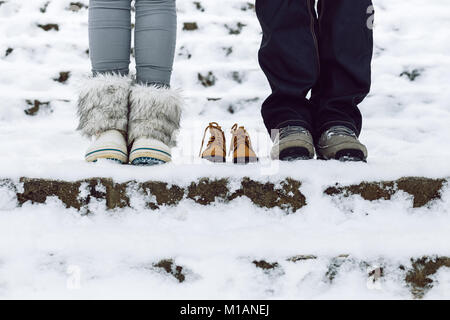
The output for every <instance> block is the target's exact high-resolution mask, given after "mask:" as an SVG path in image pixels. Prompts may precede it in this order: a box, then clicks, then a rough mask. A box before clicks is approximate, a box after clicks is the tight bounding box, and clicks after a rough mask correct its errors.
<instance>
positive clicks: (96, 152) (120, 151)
mask: <svg viewBox="0 0 450 320" xmlns="http://www.w3.org/2000/svg"><path fill="white" fill-rule="evenodd" d="M85 158H86V161H88V162H95V161H97V160H98V159H109V160H115V161H117V162H120V163H127V162H128V152H127V142H126V141H125V137H124V136H123V134H122V133H121V132H120V131H117V130H108V131H105V132H103V133H102V134H100V135H99V136H98V138H97V139H96V140H95V141H94V143H92V144H91V146H90V147H89V149H88V150H87V151H86V156H85Z"/></svg>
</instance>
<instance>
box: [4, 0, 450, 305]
mask: <svg viewBox="0 0 450 320" xmlns="http://www.w3.org/2000/svg"><path fill="white" fill-rule="evenodd" d="M46 2H47V1H46V0H45V1H44V0H42V1H37V0H35V1H21V0H7V1H6V2H5V3H3V4H2V5H0V31H1V33H2V37H1V38H0V96H1V99H0V136H1V137H2V139H1V140H0V150H1V151H2V157H0V177H1V178H12V179H14V180H17V179H18V178H19V177H22V176H26V177H37V178H52V179H64V180H78V179H83V178H88V177H100V176H101V177H112V178H114V179H115V180H116V181H118V182H122V181H130V180H137V181H146V180H159V181H165V182H168V183H172V184H177V185H182V186H183V185H184V186H185V185H188V184H190V183H191V182H192V181H195V180H196V179H198V178H200V177H211V178H216V177H217V178H220V177H231V180H232V181H231V185H232V186H236V188H237V186H238V181H239V180H240V179H241V178H242V177H246V176H249V177H252V179H255V180H261V181H273V182H277V181H281V180H283V179H284V178H285V177H292V178H295V179H298V180H300V181H302V183H303V184H302V187H301V191H302V192H303V193H304V194H305V196H306V198H307V201H308V205H307V206H305V207H304V208H302V209H301V210H300V211H299V213H297V214H294V215H286V214H285V213H284V212H283V211H282V210H281V209H276V208H275V209H270V210H269V209H262V208H257V207H255V206H254V205H252V204H251V203H250V202H249V201H248V200H246V199H237V200H234V201H233V202H231V203H229V204H224V203H216V204H213V205H211V206H207V207H204V206H201V205H198V204H195V203H194V202H192V201H191V200H183V201H182V203H180V205H178V206H177V207H162V208H161V209H159V210H157V211H151V210H149V209H146V208H144V207H143V205H144V203H143V201H142V199H140V198H139V197H138V196H136V197H133V198H132V201H131V205H132V207H131V208H127V209H121V210H116V211H113V212H106V211H105V210H104V204H102V203H93V204H92V203H91V204H90V205H91V206H92V207H91V210H92V211H93V212H95V213H96V214H95V215H89V216H82V215H80V213H78V212H77V211H75V210H73V209H66V208H65V207H64V206H63V205H62V204H61V203H60V202H59V200H57V199H49V200H48V201H47V203H46V204H42V205H31V204H25V205H24V206H23V207H21V208H17V207H16V203H15V200H14V192H12V191H11V190H10V188H8V187H5V186H3V185H0V297H1V298H18V297H21V298H33V299H34V298H55V297H57V298H175V299H176V298H248V299H250V298H251V299H253V298H314V299H316V298H330V299H333V298H367V299H382V298H388V299H391V298H410V297H411V294H410V292H409V290H408V288H407V287H406V284H405V283H404V280H403V279H404V274H403V273H401V272H400V271H399V270H398V269H397V266H398V265H399V264H404V265H406V266H408V265H409V264H410V262H409V259H410V258H411V257H420V256H422V255H434V254H436V255H447V256H449V255H450V252H449V251H450V247H449V245H448V243H449V236H448V235H449V231H450V230H449V226H450V218H449V217H450V215H449V208H450V189H449V188H448V187H447V188H445V189H444V190H443V194H442V199H441V200H436V201H434V202H433V203H432V204H431V205H430V206H429V207H426V208H419V209H411V202H412V200H411V198H410V197H409V196H408V195H406V194H403V193H399V194H397V195H396V196H395V198H394V199H393V200H392V201H383V200H380V201H375V202H368V201H365V200H363V199H362V198H360V197H358V196H352V197H350V198H346V199H338V200H336V199H332V198H329V197H326V196H324V195H323V193H322V192H321V191H322V190H323V189H324V188H325V187H326V186H330V185H333V184H334V183H335V182H339V183H342V184H349V183H359V182H360V181H362V180H369V181H375V180H376V181H378V180H393V179H397V178H400V177H403V176H425V177H430V178H446V177H450V165H449V160H448V159H449V158H450V140H449V139H448V138H449V137H450V126H449V125H448V124H449V123H450V91H449V90H448V83H449V81H450V78H449V75H448V70H449V69H450V42H449V41H448V36H449V33H448V30H450V20H449V19H448V7H449V4H448V1H447V0H432V1H425V0H410V1H408V6H407V7H405V3H404V1H401V0H375V1H374V4H375V9H376V19H375V24H376V25H375V43H376V48H375V56H374V61H373V89H372V92H371V94H370V96H369V97H368V98H367V99H366V100H365V101H364V103H363V104H362V105H361V111H362V114H363V117H364V125H363V132H362V135H361V140H362V141H363V142H364V143H365V144H366V145H367V146H368V149H369V162H368V163H367V164H358V163H339V162H336V161H330V162H324V161H317V160H312V161H306V162H301V163H279V162H276V161H275V162H271V161H269V160H268V154H269V151H270V147H271V145H270V139H269V137H268V135H267V133H266V131H265V128H264V126H263V122H262V119H261V117H260V110H259V108H260V104H261V102H262V101H263V99H264V97H266V96H267V95H268V93H269V87H268V84H267V81H266V79H265V77H264V75H263V73H262V72H261V71H260V69H259V67H258V64H257V49H258V46H259V43H260V27H259V25H258V22H257V20H256V18H255V16H254V12H253V10H246V11H243V10H241V8H242V7H243V6H245V4H246V3H247V2H246V1H244V0H227V1H217V0H201V1H200V2H201V4H202V6H203V8H204V9H205V11H204V12H201V11H199V10H198V9H196V7H195V5H194V4H193V1H178V4H177V5H178V11H179V31H178V34H179V39H178V44H177V55H176V62H175V67H174V74H173V86H174V87H177V88H182V89H183V91H184V96H185V97H186V105H185V108H184V115H183V119H182V128H181V130H180V135H179V144H178V147H177V148H175V149H174V150H173V153H174V162H173V163H172V164H168V165H165V166H161V167H155V168H135V167H131V166H119V165H116V164H113V163H110V162H108V161H99V162H98V163H96V164H87V163H85V162H84V160H83V155H84V151H85V149H86V148H87V146H88V144H89V141H87V140H85V139H84V138H82V137H81V136H80V135H79V134H78V133H77V132H75V128H76V125H77V122H76V118H75V102H76V87H77V86H78V85H79V84H80V81H82V79H83V77H85V76H86V75H87V74H89V69H90V65H89V60H88V55H87V54H86V52H85V51H86V49H87V48H88V40H87V10H86V9H81V10H80V11H78V12H72V11H70V10H67V8H68V7H69V4H70V2H71V1H69V0H58V1H56V0H52V1H50V2H49V5H48V7H47V9H46V12H45V13H42V12H41V11H40V8H42V7H43V6H44V4H45V3H46ZM83 2H87V1H86V0H83ZM185 22H197V24H198V26H199V30H195V31H184V30H183V24H184V23H185ZM238 22H241V23H243V24H245V27H243V29H242V33H241V34H239V35H230V34H229V31H228V30H227V28H226V27H225V26H224V25H225V24H226V25H228V26H236V25H237V23H238ZM47 23H56V24H58V25H59V31H54V30H53V31H48V32H46V31H44V30H42V29H40V28H38V27H37V24H47ZM230 47H232V49H233V51H232V53H231V54H229V55H227V50H228V48H230ZM8 48H13V49H14V50H13V51H12V52H11V53H10V54H9V55H7V56H6V51H7V49H8ZM187 52H188V53H189V54H190V55H191V58H190V59H188V57H187ZM132 69H133V67H132ZM413 70H419V72H420V75H419V76H418V77H417V78H416V79H415V80H414V81H410V80H409V79H408V77H406V76H402V77H400V74H401V73H402V72H404V71H408V72H413ZM62 71H70V72H71V77H70V78H69V80H68V81H67V83H66V84H61V83H59V82H56V81H54V80H53V79H54V78H57V77H58V76H59V73H60V72H62ZM210 71H212V72H213V74H214V75H215V77H216V78H217V80H216V84H215V85H214V86H212V87H208V88H204V87H203V86H202V85H201V84H200V83H199V81H198V78H197V77H198V73H201V74H202V75H207V74H208V72H210ZM233 72H239V75H240V77H241V78H242V83H238V82H236V81H235V80H233ZM208 98H209V99H210V100H211V98H214V99H215V98H220V99H221V100H218V101H208ZM36 99H37V100H40V101H41V102H47V101H49V102H50V110H43V112H39V113H38V114H37V115H35V116H29V115H26V114H25V113H24V110H25V109H27V108H29V106H28V105H27V103H26V100H31V101H34V100H36ZM230 106H232V108H233V112H234V113H233V114H231V113H230V112H229V111H228V110H229V107H230ZM210 121H218V122H219V123H220V124H221V126H222V127H223V128H224V129H225V132H226V134H227V138H228V140H229V129H230V128H231V126H232V125H233V124H234V123H235V122H238V123H239V124H242V125H245V126H246V128H247V129H248V131H249V132H250V134H251V137H252V142H253V144H254V146H255V149H256V151H257V153H258V155H259V156H260V158H261V163H260V164H255V165H248V166H236V165H233V164H223V165H217V164H210V163H208V162H205V161H202V160H199V159H198V157H197V155H198V150H199V148H200V142H201V138H202V135H203V130H204V128H205V126H206V125H207V124H208V123H209V122H210ZM81 191H82V192H81V194H80V197H84V196H86V194H85V193H86V190H81ZM130 192H133V190H130ZM299 254H312V255H316V256H318V257H319V258H318V259H315V260H306V261H299V262H296V263H293V262H289V261H286V259H287V258H289V257H291V256H295V255H299ZM340 254H350V257H351V258H352V259H355V260H354V262H348V263H346V264H344V265H343V267H344V268H345V272H339V273H338V274H337V276H336V278H335V280H334V281H333V282H329V281H328V280H327V279H326V277H325V273H326V271H327V269H328V266H329V264H330V261H332V259H333V258H334V257H336V256H338V255H340ZM166 258H173V259H174V260H175V262H176V263H177V264H179V265H182V266H183V267H184V268H186V269H187V270H188V273H187V279H186V281H185V282H184V283H181V284H179V283H178V282H177V280H176V279H174V278H172V277H171V276H168V275H166V274H165V273H164V272H160V271H158V270H156V269H155V268H154V267H152V264H153V263H155V262H157V261H159V260H161V259H166ZM255 259H256V260H258V259H265V260H267V261H269V262H275V261H276V262H278V263H279V265H280V267H279V268H278V269H276V270H272V271H264V270H260V269H257V268H256V267H255V266H254V265H253V264H252V261H253V260H255ZM355 261H356V262H355ZM358 261H371V262H373V263H375V264H376V263H384V264H385V265H386V268H387V269H388V270H390V271H391V272H386V274H387V276H386V277H384V278H382V280H381V283H380V287H381V289H373V288H372V289H369V287H368V286H367V270H366V269H365V268H361V267H360V266H359V263H358ZM68 271H70V272H69V273H70V274H68ZM77 275H78V276H79V278H80V279H79V280H80V281H79V288H78V287H77V285H76V284H77ZM74 277H75V278H74ZM434 277H435V279H436V285H435V286H434V287H433V288H432V289H431V290H430V291H429V292H428V293H427V295H426V296H425V298H449V297H450V291H449V290H448V287H449V277H450V273H449V270H448V269H445V268H442V269H441V270H439V272H438V273H437V274H436V275H434ZM68 281H74V282H71V283H72V284H75V288H73V286H71V285H68ZM68 288H73V289H68ZM77 288H78V289H77Z"/></svg>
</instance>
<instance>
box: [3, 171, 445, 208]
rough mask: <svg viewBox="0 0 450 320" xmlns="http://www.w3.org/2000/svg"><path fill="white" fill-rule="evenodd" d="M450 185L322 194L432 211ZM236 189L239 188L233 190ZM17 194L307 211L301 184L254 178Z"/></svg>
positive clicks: (363, 186) (35, 187) (6, 184)
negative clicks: (406, 202)
mask: <svg viewBox="0 0 450 320" xmlns="http://www.w3.org/2000/svg"><path fill="white" fill-rule="evenodd" d="M447 183H448V179H444V178H442V179H431V178H424V177H405V178H401V179H398V180H395V181H375V182H367V181H364V182H361V183H360V184H354V185H341V184H339V183H335V184H331V185H330V186H328V187H325V188H323V189H322V190H317V192H320V193H323V194H324V195H327V196H330V197H350V196H353V195H359V196H361V197H362V198H363V199H365V200H367V201H375V200H391V199H392V198H393V196H394V195H395V194H397V193H398V192H405V193H407V194H409V195H411V197H412V199H413V201H412V203H411V207H412V208H420V207H424V206H427V205H428V204H429V203H430V202H431V201H433V200H436V199H440V198H441V192H442V190H443V189H444V188H445V187H446V186H447ZM233 186H238V187H237V188H236V187H233ZM1 192H9V193H11V194H12V196H11V201H16V202H17V205H18V206H21V205H23V204H24V203H27V202H31V203H45V202H46V200H47V198H48V197H57V198H58V199H59V200H61V201H62V202H63V203H64V204H65V205H66V207H67V208H75V209H78V210H80V209H85V208H87V206H88V205H89V203H91V202H92V201H98V200H104V201H105V205H106V208H107V209H116V208H125V207H129V206H130V198H131V197H132V196H133V197H134V196H139V197H142V198H143V199H144V201H145V203H146V206H147V207H148V208H150V209H155V210H156V209H158V208H159V207H160V206H164V205H167V206H176V205H178V204H179V203H180V202H181V201H182V200H184V199H190V200H192V201H194V202H196V203H198V204H201V205H211V204H213V203H216V202H221V203H228V202H231V201H233V200H234V199H236V198H240V197H246V198H248V199H249V200H250V201H251V202H253V203H254V204H255V205H257V206H259V207H262V208H280V209H282V210H284V211H285V212H286V213H296V212H297V211H298V210H300V209H301V208H302V207H304V206H306V205H308V199H307V197H306V196H305V194H304V192H302V182H301V181H297V180H294V179H291V178H286V179H284V180H280V181H279V182H277V183H272V182H264V181H263V182H261V181H257V180H254V179H252V178H242V179H239V180H237V181H236V180H235V179H233V178H229V179H227V178H222V179H210V178H201V179H199V180H197V181H192V182H191V183H190V184H189V185H176V184H171V185H169V184H168V183H166V182H163V181H146V182H137V181H128V182H123V183H118V182H115V181H113V180H112V179H109V178H90V179H85V180H79V181H60V180H48V179H38V178H26V177H23V178H20V179H19V180H16V181H15V180H11V179H1V180H0V193H1Z"/></svg>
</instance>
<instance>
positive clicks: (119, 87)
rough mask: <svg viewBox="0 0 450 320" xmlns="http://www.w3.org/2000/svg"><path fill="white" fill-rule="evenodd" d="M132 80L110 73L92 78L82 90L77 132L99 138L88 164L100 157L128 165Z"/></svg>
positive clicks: (91, 148) (87, 158) (88, 158)
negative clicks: (129, 106) (128, 129)
mask: <svg viewBox="0 0 450 320" xmlns="http://www.w3.org/2000/svg"><path fill="white" fill-rule="evenodd" d="M130 88H131V79H130V78H128V77H125V76H119V75H113V74H107V75H97V76H95V77H92V78H89V79H88V80H87V81H86V83H85V85H84V87H83V88H82V89H81V91H80V97H79V100H78V115H79V118H80V123H79V126H78V130H80V131H81V132H82V134H83V135H84V136H86V137H88V138H96V140H95V141H94V142H93V144H92V145H91V146H90V147H89V149H88V150H87V152H86V157H85V158H86V161H89V162H94V161H97V159H100V158H107V159H111V160H116V161H118V162H121V163H127V162H128V152H127V143H126V140H125V136H124V135H126V132H127V127H128V112H129V108H128V103H129V95H130Z"/></svg>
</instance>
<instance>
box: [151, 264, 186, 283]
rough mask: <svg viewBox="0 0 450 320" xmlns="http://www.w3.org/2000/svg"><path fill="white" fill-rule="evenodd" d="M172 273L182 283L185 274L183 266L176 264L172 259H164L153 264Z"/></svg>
mask: <svg viewBox="0 0 450 320" xmlns="http://www.w3.org/2000/svg"><path fill="white" fill-rule="evenodd" d="M153 266H154V267H155V268H159V269H162V270H164V271H165V272H167V273H168V274H170V275H172V276H173V277H174V278H175V279H177V280H178V282H180V283H182V282H184V281H185V280H186V275H185V274H184V273H183V267H182V266H177V265H176V264H175V263H174V261H173V260H172V259H164V260H161V261H159V262H158V263H155V264H154V265H153Z"/></svg>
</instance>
